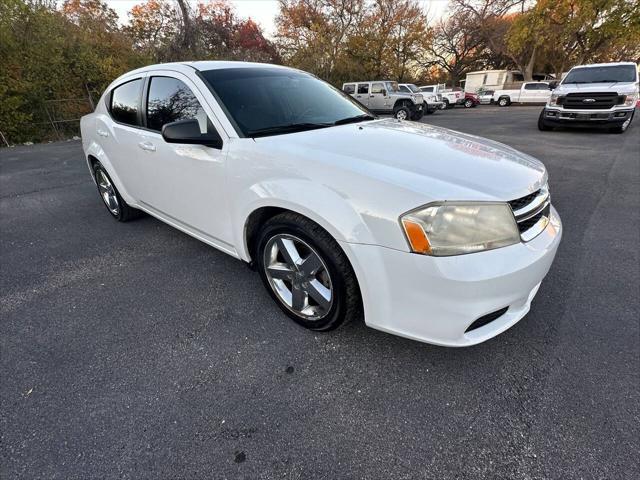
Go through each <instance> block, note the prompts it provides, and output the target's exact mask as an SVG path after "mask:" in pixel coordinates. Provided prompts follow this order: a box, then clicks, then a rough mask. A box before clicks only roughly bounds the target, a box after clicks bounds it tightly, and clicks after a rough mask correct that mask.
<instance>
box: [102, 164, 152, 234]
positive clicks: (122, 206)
mask: <svg viewBox="0 0 640 480" xmlns="http://www.w3.org/2000/svg"><path fill="white" fill-rule="evenodd" d="M93 175H94V178H95V180H96V185H97V186H98V193H99V194H100V198H102V202H103V203H104V206H105V207H107V210H109V213H110V214H111V215H112V216H113V217H114V218H115V219H116V220H118V221H119V222H127V221H129V220H132V219H134V218H137V217H139V216H140V214H141V212H140V210H138V209H136V208H133V207H130V206H129V205H128V204H127V202H125V201H124V200H123V198H122V197H121V196H120V192H118V189H117V188H116V186H115V185H114V183H113V181H112V180H111V177H110V176H109V174H108V173H107V171H106V170H105V169H104V167H103V166H102V164H101V163H100V162H96V163H95V164H94V165H93Z"/></svg>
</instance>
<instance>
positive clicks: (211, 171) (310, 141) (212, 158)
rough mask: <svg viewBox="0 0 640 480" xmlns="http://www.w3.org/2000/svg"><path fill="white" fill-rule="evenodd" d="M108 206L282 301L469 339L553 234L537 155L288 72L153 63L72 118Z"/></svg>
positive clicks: (521, 308)
mask: <svg viewBox="0 0 640 480" xmlns="http://www.w3.org/2000/svg"><path fill="white" fill-rule="evenodd" d="M81 129H82V143H83V148H84V152H85V154H86V160H87V163H88V166H89V169H90V170H91V174H92V176H93V178H94V180H95V182H96V185H97V187H98V192H99V194H100V196H101V198H102V200H103V201H104V204H105V206H106V207H107V210H108V212H109V213H110V214H111V215H112V216H113V217H114V218H115V219H117V220H120V221H126V220H129V219H132V218H134V217H135V216H137V215H138V214H139V213H140V211H144V212H146V213H148V214H150V215H153V216H154V217H156V218H158V219H160V220H162V221H163V222H166V223H168V224H169V225H172V226H174V227H176V228H178V229H180V230H182V231H183V232H185V233H187V234H189V235H192V236H193V237H196V238H198V239H200V240H202V241H203V242H205V243H207V244H209V245H211V246H213V247H215V248H218V249H220V250H222V251H223V252H225V253H228V254H229V255H232V256H234V257H236V258H238V259H240V260H243V261H245V262H248V263H250V264H251V265H252V266H254V267H255V269H257V270H258V272H259V273H260V276H261V277H262V280H263V282H264V284H265V286H266V288H267V290H268V291H269V293H270V295H271V296H272V297H273V299H274V300H275V302H276V303H277V304H278V305H279V306H280V307H281V309H282V310H283V311H284V312H285V313H286V314H287V315H288V316H289V317H291V318H292V319H293V320H295V321H296V322H298V323H299V324H300V325H302V326H304V327H307V328H309V329H312V330H329V329H332V328H335V327H337V326H339V325H340V324H342V323H344V322H345V321H348V320H353V319H359V318H361V317H362V316H363V315H364V321H365V322H366V324H367V325H369V326H370V327H373V328H377V329H380V330H383V331H386V332H390V333H394V334H397V335H402V336H405V337H409V338H413V339H416V340H420V341H424V342H429V343H434V344H438V345H447V346H467V345H473V344H476V343H479V342H482V341H484V340H487V339H489V338H491V337H493V336H495V335H497V334H499V333H501V332H503V331H504V330H506V329H507V328H509V327H510V326H512V325H514V324H515V323H516V322H517V321H518V320H520V319H521V318H522V317H523V316H524V315H525V314H526V313H527V312H528V311H529V308H530V304H531V301H532V299H533V297H534V296H535V294H536V292H537V291H538V288H539V287H540V282H541V281H542V279H543V278H544V277H545V275H546V274H547V271H548V270H549V268H550V266H551V263H552V262H553V258H554V256H555V253H556V250H557V248H558V244H559V243H560V237H561V223H560V219H559V217H558V214H557V213H556V211H555V209H554V208H553V207H552V206H551V204H550V196H549V190H548V186H547V171H546V169H545V167H544V165H543V164H542V163H540V162H539V161H538V160H536V159H534V158H532V157H530V156H529V155H526V154H523V153H520V152H518V151H516V150H514V149H512V148H510V147H507V146H505V145H502V144H499V143H496V142H493V141H490V140H484V139H481V138H478V137H475V136H472V135H465V134H462V133H458V132H454V131H450V130H447V129H444V128H438V127H433V126H428V125H425V124H422V123H414V122H408V121H398V120H394V119H377V118H375V117H374V116H373V115H372V114H371V113H370V112H369V111H367V110H366V109H365V108H364V107H362V106H361V105H360V104H358V103H356V102H355V101H353V100H351V99H350V98H349V97H348V96H347V95H344V94H343V93H342V92H340V91H339V90H337V89H335V88H333V87H332V86H330V85H329V84H327V83H325V82H323V81H321V80H319V79H317V78H316V77H314V76H312V75H309V74H307V73H305V72H301V71H299V70H294V69H290V68H286V67H280V66H273V65H264V64H252V63H237V62H184V63H172V64H163V65H153V66H149V67H145V68H142V69H139V70H135V71H132V72H130V73H127V74H125V75H123V76H122V77H120V78H118V79H117V80H116V81H114V82H113V83H112V84H111V85H110V86H109V87H108V88H107V90H106V91H105V93H104V94H103V95H102V98H101V99H100V102H99V104H98V106H97V108H96V111H95V112H94V113H92V114H90V115H87V116H85V117H83V118H82V122H81Z"/></svg>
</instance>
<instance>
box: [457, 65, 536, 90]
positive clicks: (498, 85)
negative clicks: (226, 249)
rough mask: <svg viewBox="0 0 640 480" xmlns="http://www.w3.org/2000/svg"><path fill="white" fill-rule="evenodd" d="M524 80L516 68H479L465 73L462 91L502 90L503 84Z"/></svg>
mask: <svg viewBox="0 0 640 480" xmlns="http://www.w3.org/2000/svg"><path fill="white" fill-rule="evenodd" d="M523 80H524V77H523V76H522V73H520V72H519V71H517V70H481V71H478V72H469V73H467V78H466V81H465V82H464V91H465V92H467V93H478V90H480V89H482V90H502V89H503V88H504V87H505V85H507V84H509V83H514V82H521V81H523Z"/></svg>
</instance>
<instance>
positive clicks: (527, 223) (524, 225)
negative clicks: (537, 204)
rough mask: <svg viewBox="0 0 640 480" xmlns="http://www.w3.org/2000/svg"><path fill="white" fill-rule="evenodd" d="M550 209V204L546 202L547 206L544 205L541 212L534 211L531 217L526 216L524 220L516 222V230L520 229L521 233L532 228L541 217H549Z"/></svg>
mask: <svg viewBox="0 0 640 480" xmlns="http://www.w3.org/2000/svg"><path fill="white" fill-rule="evenodd" d="M550 211H551V205H550V204H549V203H547V206H546V207H544V209H543V210H542V211H541V212H539V213H536V214H535V215H534V216H533V217H530V218H527V219H526V220H522V221H520V222H518V230H520V233H521V234H522V233H525V232H526V231H528V230H529V229H530V228H532V227H533V226H534V225H535V224H536V223H538V221H539V220H540V219H541V218H542V217H547V218H549V213H550Z"/></svg>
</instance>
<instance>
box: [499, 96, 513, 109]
mask: <svg viewBox="0 0 640 480" xmlns="http://www.w3.org/2000/svg"><path fill="white" fill-rule="evenodd" d="M509 105H511V100H509V97H500V98H499V99H498V106H499V107H508V106H509Z"/></svg>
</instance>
